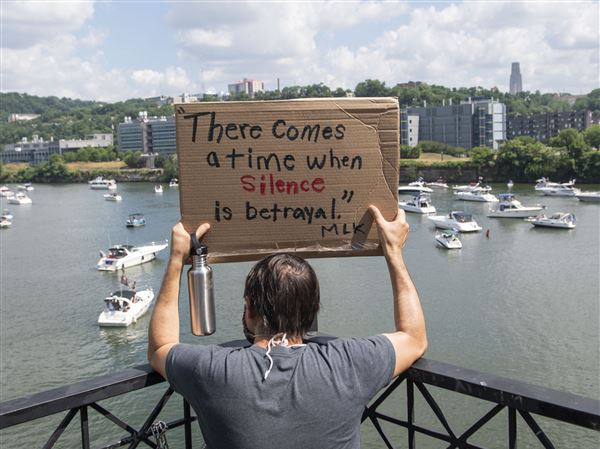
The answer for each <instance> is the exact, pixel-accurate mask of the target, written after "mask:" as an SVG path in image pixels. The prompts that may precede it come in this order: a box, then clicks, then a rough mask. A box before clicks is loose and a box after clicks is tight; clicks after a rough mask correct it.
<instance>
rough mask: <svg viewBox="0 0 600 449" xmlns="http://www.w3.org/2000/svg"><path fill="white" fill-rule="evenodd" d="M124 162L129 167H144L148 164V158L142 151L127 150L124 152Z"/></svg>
mask: <svg viewBox="0 0 600 449" xmlns="http://www.w3.org/2000/svg"><path fill="white" fill-rule="evenodd" d="M123 162H125V164H127V167H129V168H142V167H144V166H145V165H146V160H145V159H144V158H143V157H142V152H141V151H126V152H125V153H124V154H123Z"/></svg>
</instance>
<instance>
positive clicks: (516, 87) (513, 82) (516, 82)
mask: <svg viewBox="0 0 600 449" xmlns="http://www.w3.org/2000/svg"><path fill="white" fill-rule="evenodd" d="M508 91H509V92H510V94H511V95H516V94H518V93H519V92H522V91H523V80H522V79H521V67H520V66H519V63H518V62H513V63H512V65H511V67H510V81H509V87H508Z"/></svg>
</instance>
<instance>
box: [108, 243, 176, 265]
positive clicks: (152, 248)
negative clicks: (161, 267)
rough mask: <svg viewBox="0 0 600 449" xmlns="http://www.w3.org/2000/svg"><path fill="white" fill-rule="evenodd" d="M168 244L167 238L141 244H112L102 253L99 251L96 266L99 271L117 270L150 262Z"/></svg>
mask: <svg viewBox="0 0 600 449" xmlns="http://www.w3.org/2000/svg"><path fill="white" fill-rule="evenodd" d="M167 246H169V241H168V240H163V241H161V242H150V243H144V244H143V245H138V246H133V245H114V246H112V247H110V248H109V249H108V253H107V254H104V253H103V252H102V251H100V260H99V261H98V264H97V267H98V270H101V271H117V270H121V269H125V268H127V267H132V266H134V265H140V264H142V263H146V262H150V261H151V260H153V259H154V258H156V253H158V252H160V251H162V250H163V249H165V248H166V247H167Z"/></svg>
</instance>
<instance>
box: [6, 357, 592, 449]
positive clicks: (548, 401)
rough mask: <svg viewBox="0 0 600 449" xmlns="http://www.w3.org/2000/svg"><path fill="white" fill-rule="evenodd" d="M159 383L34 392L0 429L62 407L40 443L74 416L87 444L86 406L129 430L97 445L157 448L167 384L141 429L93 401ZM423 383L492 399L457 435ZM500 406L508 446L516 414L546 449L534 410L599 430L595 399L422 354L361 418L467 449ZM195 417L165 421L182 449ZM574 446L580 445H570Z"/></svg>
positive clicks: (136, 373) (127, 378) (127, 377)
mask: <svg viewBox="0 0 600 449" xmlns="http://www.w3.org/2000/svg"><path fill="white" fill-rule="evenodd" d="M161 382H163V379H162V377H160V376H159V375H158V374H156V373H155V372H154V371H152V368H151V367H150V366H149V365H141V366H138V367H135V368H131V369H128V370H125V371H122V372H120V373H117V374H113V375H108V376H101V377H97V378H94V379H91V380H86V381H83V382H79V383H76V384H73V385H69V386H66V387H60V388H55V389H53V390H49V391H45V392H42V393H38V394H35V395H33V396H29V397H25V398H21V399H14V400H12V401H7V402H4V403H1V404H0V430H1V429H6V428H9V427H12V426H16V425H19V424H24V423H27V422H30V421H33V420H35V419H38V418H42V417H45V416H50V415H54V414H57V413H61V412H65V411H66V412H67V413H66V415H65V417H64V418H63V420H62V421H61V423H60V424H59V425H58V427H57V428H56V430H55V431H54V432H53V433H52V434H51V435H50V438H49V439H48V441H47V443H46V444H45V445H44V446H43V447H44V448H45V449H46V448H51V447H53V446H54V444H55V443H56V441H57V440H58V439H59V437H60V436H61V435H62V433H63V432H64V430H65V429H66V428H67V426H68V425H69V424H70V423H71V422H72V420H73V419H74V418H75V416H76V415H77V414H79V422H80V430H81V447H82V448H84V449H88V448H89V447H90V432H89V424H88V410H89V409H90V408H91V409H92V410H95V411H96V412H98V413H99V414H100V415H102V416H104V417H105V418H106V419H108V420H110V421H112V422H113V423H114V424H116V425H117V426H119V427H120V428H121V429H123V430H124V431H125V432H127V434H126V435H125V436H124V437H121V438H120V439H119V440H117V441H115V442H114V443H111V444H108V445H106V446H103V449H109V448H110V449H112V448H118V447H122V446H127V447H128V448H131V449H133V448H136V447H138V446H139V445H140V443H144V444H145V445H146V446H149V447H152V448H156V447H157V444H156V437H155V434H154V436H153V431H155V430H156V429H155V425H154V423H155V420H156V419H157V417H158V415H159V413H160V411H161V410H162V409H163V407H164V406H165V404H166V403H167V401H168V400H169V398H170V397H171V395H172V394H173V390H171V389H170V388H168V389H167V391H166V392H165V393H164V394H163V395H162V397H161V398H160V400H159V401H158V403H157V404H156V406H155V407H154V409H153V410H152V411H151V412H150V414H149V415H148V417H147V418H146V420H145V421H144V423H143V424H142V426H141V427H140V428H139V429H135V428H134V427H132V426H130V425H129V424H127V423H125V422H124V421H122V420H121V419H119V418H117V416H116V415H114V414H112V413H111V412H109V411H108V410H106V409H105V408H104V407H102V406H101V405H99V404H98V402H99V401H102V400H104V399H108V398H112V397H115V396H120V395H123V394H126V393H130V392H133V391H136V390H140V389H143V388H146V387H149V386H152V385H155V384H159V383H161ZM403 383H404V384H405V385H406V394H407V396H406V411H407V414H406V416H407V418H406V419H399V418H395V417H392V416H389V415H386V414H384V413H382V412H380V411H378V410H379V409H380V407H381V406H382V405H383V404H384V403H385V402H386V400H388V398H389V397H390V395H391V394H392V393H394V392H395V391H397V390H399V389H398V387H399V386H400V385H402V384H403ZM428 386H435V387H438V388H441V389H443V390H448V391H452V392H456V393H460V394H462V395H467V396H471V397H475V398H479V399H482V400H484V401H488V402H490V403H492V404H493V405H492V407H491V408H490V409H489V411H487V412H486V413H485V414H483V415H482V416H480V417H479V418H478V419H477V421H476V422H475V423H473V424H472V425H471V426H470V427H469V428H467V429H466V430H465V431H463V432H462V433H460V434H459V433H457V432H456V431H455V430H453V429H452V427H451V425H450V424H449V422H448V419H447V418H446V416H445V415H444V413H443V411H442V408H441V407H440V406H439V404H438V402H437V401H436V400H435V399H434V397H433V395H432V394H431V392H430V391H429V389H428ZM415 389H416V390H418V392H419V393H420V395H421V396H422V397H423V399H424V400H425V402H426V403H427V404H428V406H429V407H430V409H431V410H432V411H433V413H434V415H435V416H436V418H437V419H438V420H439V423H440V424H441V426H442V427H443V429H444V431H443V432H442V431H440V430H435V429H431V428H427V427H423V426H421V425H418V424H417V423H415ZM504 409H508V426H507V428H508V447H509V448H510V449H514V448H516V441H517V416H521V417H522V419H523V421H524V422H525V423H526V425H527V428H528V429H531V431H532V432H533V435H535V437H536V438H537V439H538V440H539V442H540V443H541V444H542V445H543V447H545V448H553V447H554V445H553V444H552V442H551V441H550V439H549V437H548V436H547V434H546V433H544V431H543V430H542V429H541V426H540V425H539V424H538V422H537V421H536V420H535V419H534V416H533V415H537V416H544V417H548V418H552V419H555V420H558V421H561V422H564V423H569V424H573V425H575V426H580V427H584V428H588V429H593V430H595V431H599V430H600V401H598V400H594V399H589V398H585V397H582V396H577V395H574V394H570V393H564V392H561V391H556V390H551V389H547V388H543V387H539V386H536V385H530V384H526V383H523V382H519V381H515V380H511V379H507V378H503V377H498V376H494V375H490V374H484V373H481V372H477V371H473V370H468V369H464V368H460V367H457V366H453V365H449V364H446V363H441V362H435V361H432V360H427V359H421V360H419V361H417V362H416V363H415V364H414V365H413V366H412V367H411V368H410V369H409V370H408V371H407V372H406V373H404V374H403V375H402V376H400V377H398V378H397V379H395V380H394V381H393V382H392V383H391V384H390V385H389V386H388V387H387V388H386V389H385V390H383V391H382V393H381V394H380V395H379V396H378V397H377V399H375V400H374V401H373V402H372V404H371V405H370V406H369V407H367V408H366V409H365V412H364V414H363V421H365V420H367V419H368V420H369V421H370V422H372V423H373V425H374V427H375V429H376V430H377V432H378V433H379V435H380V436H381V438H382V440H383V442H384V443H385V445H386V447H388V448H393V447H394V446H393V445H392V442H391V438H390V436H389V435H387V434H386V432H384V430H383V427H382V425H381V424H382V422H386V423H391V424H394V425H397V426H401V427H403V428H405V429H407V433H408V447H409V448H410V449H413V448H415V435H416V434H422V435H427V436H429V437H432V438H435V439H437V440H440V441H444V442H446V443H447V444H448V447H449V448H455V447H456V448H469V449H473V448H480V446H477V445H475V444H470V443H469V439H470V438H471V437H472V436H473V435H474V434H475V433H476V432H478V431H479V430H480V429H482V428H483V427H484V426H485V425H486V424H487V423H489V422H490V420H491V419H492V418H494V417H495V416H497V415H498V413H500V412H501V411H502V410H504ZM195 420H196V417H195V416H193V415H192V413H191V410H190V406H189V404H188V403H187V402H185V401H183V418H180V419H177V420H175V421H172V422H168V423H166V428H168V429H173V428H176V427H180V426H183V427H184V432H185V433H184V441H185V447H186V449H191V448H192V428H191V424H192V423H193V422H194V421H195ZM197 446H198V445H197ZM572 447H581V446H580V445H577V444H575V446H572Z"/></svg>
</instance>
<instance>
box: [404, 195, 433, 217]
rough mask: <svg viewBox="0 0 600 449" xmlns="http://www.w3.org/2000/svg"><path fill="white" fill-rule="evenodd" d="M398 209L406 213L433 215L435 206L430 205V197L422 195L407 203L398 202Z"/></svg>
mask: <svg viewBox="0 0 600 449" xmlns="http://www.w3.org/2000/svg"><path fill="white" fill-rule="evenodd" d="M398 207H399V208H400V209H403V210H405V211H406V212H414V213H416V214H435V206H433V205H432V204H431V197H430V196H429V195H428V194H426V193H422V194H420V195H417V196H415V197H413V199H411V200H408V201H398Z"/></svg>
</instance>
